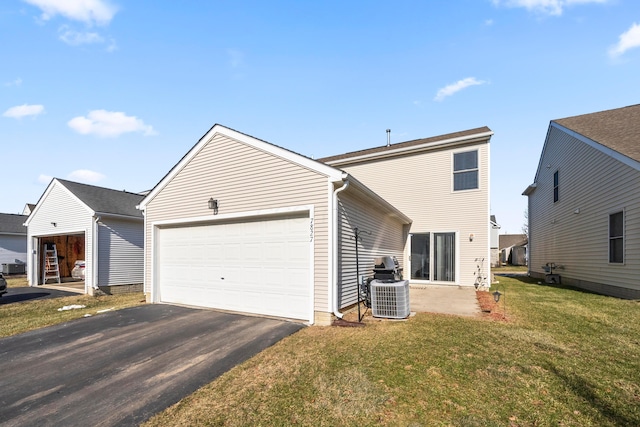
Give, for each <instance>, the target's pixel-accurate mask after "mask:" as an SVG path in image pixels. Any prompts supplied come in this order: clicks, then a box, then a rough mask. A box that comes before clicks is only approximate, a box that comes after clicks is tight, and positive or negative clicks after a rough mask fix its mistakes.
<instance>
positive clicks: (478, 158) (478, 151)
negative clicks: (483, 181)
mask: <svg viewBox="0 0 640 427" xmlns="http://www.w3.org/2000/svg"><path fill="white" fill-rule="evenodd" d="M472 151H475V153H476V167H475V168H473V169H462V170H459V171H457V170H455V163H456V161H455V158H456V155H457V154H465V153H470V152H472ZM464 172H475V173H476V180H477V183H478V186H477V187H475V188H462V189H459V190H456V184H455V176H456V174H460V173H464ZM479 190H480V149H479V148H472V149H470V150H468V149H467V150H459V151H454V152H452V153H451V191H452V192H454V193H460V192H465V191H479Z"/></svg>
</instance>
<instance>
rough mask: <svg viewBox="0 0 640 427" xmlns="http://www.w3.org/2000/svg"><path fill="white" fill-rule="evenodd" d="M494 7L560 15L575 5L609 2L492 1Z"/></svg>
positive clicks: (571, 0) (569, 0)
mask: <svg viewBox="0 0 640 427" xmlns="http://www.w3.org/2000/svg"><path fill="white" fill-rule="evenodd" d="M492 1H493V4H494V5H495V6H506V7H523V8H525V9H527V10H528V11H530V12H538V13H543V14H547V15H555V16H559V15H562V12H563V11H564V8H565V7H567V6H573V5H576V4H588V3H607V2H608V1H609V0H492Z"/></svg>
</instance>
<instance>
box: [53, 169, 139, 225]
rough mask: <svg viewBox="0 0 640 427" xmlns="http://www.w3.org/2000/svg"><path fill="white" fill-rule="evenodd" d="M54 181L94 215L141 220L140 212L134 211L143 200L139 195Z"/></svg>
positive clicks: (64, 181) (62, 180)
mask: <svg viewBox="0 0 640 427" xmlns="http://www.w3.org/2000/svg"><path fill="white" fill-rule="evenodd" d="M56 179H57V180H58V181H59V182H60V183H61V184H62V185H64V186H65V187H66V188H67V189H68V190H69V191H71V192H72V193H73V194H74V195H75V196H76V197H77V198H78V199H80V200H82V202H83V203H85V204H86V205H87V206H89V207H90V208H91V209H93V210H94V211H95V212H96V213H104V214H114V215H125V216H133V217H139V218H142V212H141V211H140V210H138V209H136V206H137V205H139V204H140V202H141V201H142V199H144V196H143V195H141V194H137V193H129V192H127V191H120V190H112V189H110V188H104V187H96V186H94V185H88V184H80V183H78V182H73V181H66V180H64V179H59V178H56Z"/></svg>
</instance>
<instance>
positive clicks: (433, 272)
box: [411, 232, 456, 282]
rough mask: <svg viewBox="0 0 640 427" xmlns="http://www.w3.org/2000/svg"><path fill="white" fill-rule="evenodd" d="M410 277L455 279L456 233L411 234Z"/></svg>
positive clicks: (451, 280) (445, 280) (437, 279)
mask: <svg viewBox="0 0 640 427" xmlns="http://www.w3.org/2000/svg"><path fill="white" fill-rule="evenodd" d="M411 279H414V280H433V281H438V282H455V281H456V233H455V232H450V233H415V234H412V235H411Z"/></svg>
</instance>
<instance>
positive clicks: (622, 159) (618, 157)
mask: <svg viewBox="0 0 640 427" xmlns="http://www.w3.org/2000/svg"><path fill="white" fill-rule="evenodd" d="M552 126H553V127H555V128H557V129H560V130H561V131H563V132H564V133H566V134H568V135H570V136H572V137H574V138H575V139H577V140H579V141H581V142H584V143H585V144H587V145H588V146H589V147H592V148H595V149H596V150H598V151H600V152H602V153H604V154H606V155H607V156H609V157H612V158H614V159H616V160H618V161H619V162H622V163H624V164H625V165H627V166H629V167H631V168H633V169H635V170H637V171H640V162H638V161H636V160H633V159H632V158H630V157H627V156H625V155H624V154H622V153H620V152H618V151H616V150H614V149H611V148H609V147H606V146H604V145H602V144H600V143H599V142H597V141H594V140H593V139H589V138H587V137H586V136H584V135H581V134H579V133H577V132H574V131H572V130H571V129H569V128H566V127H564V126H562V125H560V124H558V123H555V122H551V125H549V128H551V127H552Z"/></svg>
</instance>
